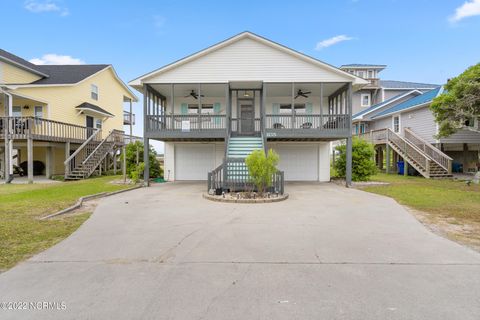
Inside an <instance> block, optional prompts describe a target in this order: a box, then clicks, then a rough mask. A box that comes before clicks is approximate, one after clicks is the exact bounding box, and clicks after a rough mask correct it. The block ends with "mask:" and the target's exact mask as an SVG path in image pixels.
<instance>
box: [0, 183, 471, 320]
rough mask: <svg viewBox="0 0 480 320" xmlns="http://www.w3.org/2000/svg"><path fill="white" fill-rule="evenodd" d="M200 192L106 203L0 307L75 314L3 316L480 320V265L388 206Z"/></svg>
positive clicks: (354, 194)
mask: <svg viewBox="0 0 480 320" xmlns="http://www.w3.org/2000/svg"><path fill="white" fill-rule="evenodd" d="M203 188H204V184H187V183H175V184H172V183H170V184H162V185H157V186H154V187H152V188H149V189H140V190H135V191H131V192H128V193H125V194H120V195H117V196H113V197H109V198H106V199H104V200H103V201H102V202H101V204H100V205H99V207H98V208H97V210H96V211H95V213H94V214H93V215H92V217H91V218H90V219H89V220H88V221H87V222H86V223H85V224H84V225H83V226H82V227H81V228H80V229H79V230H78V231H77V232H75V233H74V234H73V235H72V236H71V237H69V238H68V239H66V240H65V241H63V242H61V243H60V244H58V245H57V246H55V247H53V248H51V249H50V250H47V251H45V252H43V253H41V254H39V255H37V256H35V257H34V258H32V259H30V260H29V261H27V262H24V263H22V264H20V265H18V266H17V267H15V268H13V269H11V270H10V271H8V272H5V273H3V274H0V302H5V301H27V302H31V301H33V302H58V303H62V302H64V303H65V306H66V310H55V311H46V310H40V311H38V310H37V311H32V310H22V311H5V310H0V318H1V319H249V320H250V319H275V320H277V319H436V320H440V319H449V320H451V319H462V320H467V319H476V320H477V319H479V318H480V255H479V254H478V253H475V252H473V251H471V250H469V249H467V248H464V247H462V246H460V245H458V244H456V243H454V242H451V241H449V240H446V239H444V238H441V237H438V236H436V235H434V234H432V233H431V232H430V231H428V230H427V229H426V228H425V227H423V226H422V225H421V224H420V223H419V222H417V220H416V219H415V218H414V217H412V216H411V215H410V214H409V213H408V212H406V211H405V210H404V209H403V208H402V207H401V206H399V205H398V204H397V203H396V202H395V201H393V200H391V199H389V198H385V197H381V196H377V195H373V194H369V193H365V192H362V191H359V190H354V189H345V188H343V187H340V186H337V185H334V184H295V185H289V186H288V190H287V191H288V192H289V193H290V195H291V196H290V199H289V200H287V201H285V202H280V203H272V204H224V203H214V202H210V201H207V200H204V199H202V197H201V191H202V190H203ZM59 309H62V306H61V305H59Z"/></svg>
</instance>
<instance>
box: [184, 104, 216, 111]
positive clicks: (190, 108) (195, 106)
mask: <svg viewBox="0 0 480 320" xmlns="http://www.w3.org/2000/svg"><path fill="white" fill-rule="evenodd" d="M199 112H200V109H199V107H198V104H193V103H191V104H189V105H188V114H198V113H199ZM202 114H213V104H203V103H202Z"/></svg>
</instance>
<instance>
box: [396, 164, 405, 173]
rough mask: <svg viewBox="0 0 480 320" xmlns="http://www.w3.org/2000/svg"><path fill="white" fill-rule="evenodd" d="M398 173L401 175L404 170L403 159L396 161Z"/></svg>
mask: <svg viewBox="0 0 480 320" xmlns="http://www.w3.org/2000/svg"><path fill="white" fill-rule="evenodd" d="M397 168H398V171H397V172H398V174H400V175H403V174H404V172H405V171H404V170H405V163H404V162H403V161H397Z"/></svg>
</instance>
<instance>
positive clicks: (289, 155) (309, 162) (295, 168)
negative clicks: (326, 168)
mask: <svg viewBox="0 0 480 320" xmlns="http://www.w3.org/2000/svg"><path fill="white" fill-rule="evenodd" d="M274 149H275V151H277V153H278V155H279V156H280V162H279V164H278V168H279V169H280V170H282V171H284V172H285V180H287V181H317V180H318V145H317V144H297V145H292V144H289V145H277V146H275V148H274Z"/></svg>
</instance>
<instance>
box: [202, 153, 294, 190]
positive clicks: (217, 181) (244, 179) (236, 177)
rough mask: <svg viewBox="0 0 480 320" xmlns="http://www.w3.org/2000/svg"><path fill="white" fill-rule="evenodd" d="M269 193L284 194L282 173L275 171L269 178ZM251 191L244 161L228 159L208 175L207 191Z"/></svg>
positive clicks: (252, 185) (250, 183)
mask: <svg viewBox="0 0 480 320" xmlns="http://www.w3.org/2000/svg"><path fill="white" fill-rule="evenodd" d="M270 185H271V187H270V191H271V192H275V193H279V194H283V193H284V192H285V178H284V172H283V171H279V170H277V171H276V172H275V173H274V174H273V175H272V177H271V181H270ZM212 189H214V190H217V189H222V190H227V189H228V190H230V191H232V192H237V191H253V190H254V189H255V186H254V184H253V182H252V179H251V177H250V174H249V173H248V168H247V166H246V165H245V159H237V158H229V159H226V160H224V162H223V163H222V164H221V165H219V166H218V167H217V168H215V169H214V170H212V171H211V172H209V173H208V191H210V190H212Z"/></svg>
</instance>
